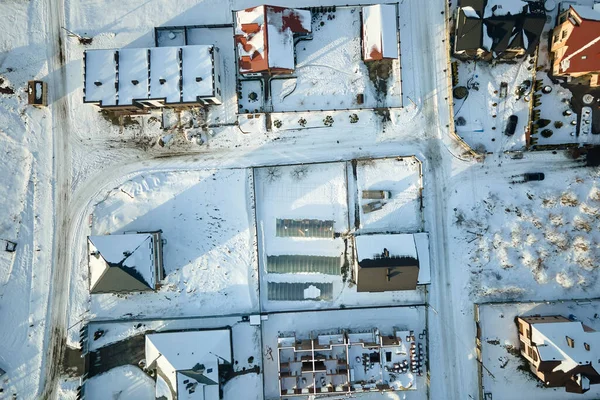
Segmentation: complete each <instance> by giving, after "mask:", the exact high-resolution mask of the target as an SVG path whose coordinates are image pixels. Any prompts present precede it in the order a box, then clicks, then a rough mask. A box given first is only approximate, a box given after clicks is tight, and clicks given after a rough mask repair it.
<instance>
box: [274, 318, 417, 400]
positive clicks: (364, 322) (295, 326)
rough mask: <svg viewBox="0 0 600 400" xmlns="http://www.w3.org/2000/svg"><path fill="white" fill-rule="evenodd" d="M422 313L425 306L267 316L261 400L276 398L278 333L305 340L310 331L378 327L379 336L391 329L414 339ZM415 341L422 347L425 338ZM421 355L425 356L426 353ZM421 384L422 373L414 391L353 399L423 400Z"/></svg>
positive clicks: (277, 396) (362, 395)
mask: <svg viewBox="0 0 600 400" xmlns="http://www.w3.org/2000/svg"><path fill="white" fill-rule="evenodd" d="M425 313H426V309H425V307H394V308H385V309H382V308H371V309H363V310H336V311H312V312H300V313H283V314H270V315H269V319H268V320H266V321H263V326H262V337H263V357H264V374H265V380H264V382H265V383H264V384H265V386H264V390H265V399H267V400H274V399H278V398H279V386H278V373H277V371H278V365H277V356H276V355H277V338H278V337H279V335H280V334H282V333H284V334H290V333H294V332H295V333H296V336H297V337H298V338H307V337H309V335H310V334H311V333H312V332H315V333H318V332H319V331H329V332H332V331H338V330H340V329H345V330H350V331H354V332H358V331H361V332H362V331H368V330H371V329H373V328H378V329H379V330H380V332H381V333H382V334H388V333H391V332H392V331H393V330H394V328H399V329H400V330H413V331H414V332H415V337H417V338H418V334H419V333H421V332H422V331H423V330H424V329H426V325H425ZM417 340H418V341H420V342H421V343H423V346H426V343H425V339H423V340H420V339H417ZM425 354H427V351H426V352H425ZM271 355H272V356H271ZM425 382H426V378H425V374H424V375H423V376H422V377H418V376H415V387H416V390H414V391H403V392H395V393H388V394H385V395H382V394H380V393H374V394H363V393H356V394H355V396H356V397H357V398H359V399H371V398H377V399H426V398H427V390H426V389H425V385H426V383H425ZM375 395H376V396H377V397H375Z"/></svg>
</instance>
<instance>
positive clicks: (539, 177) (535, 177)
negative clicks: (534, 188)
mask: <svg viewBox="0 0 600 400" xmlns="http://www.w3.org/2000/svg"><path fill="white" fill-rule="evenodd" d="M545 177H546V175H544V173H543V172H527V173H525V174H523V179H524V180H525V182H532V181H543V180H544V178H545Z"/></svg>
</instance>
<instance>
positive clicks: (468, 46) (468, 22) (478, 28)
mask: <svg viewBox="0 0 600 400" xmlns="http://www.w3.org/2000/svg"><path fill="white" fill-rule="evenodd" d="M469 15H472V14H468V13H465V10H464V8H461V9H460V10H459V11H458V20H457V26H456V36H455V39H454V40H455V44H454V48H455V51H463V50H474V49H479V48H480V47H481V45H482V38H483V19H481V18H473V17H469ZM479 15H481V14H479Z"/></svg>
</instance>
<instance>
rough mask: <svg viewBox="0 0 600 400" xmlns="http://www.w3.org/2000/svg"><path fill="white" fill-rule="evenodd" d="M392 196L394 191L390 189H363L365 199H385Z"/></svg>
mask: <svg viewBox="0 0 600 400" xmlns="http://www.w3.org/2000/svg"><path fill="white" fill-rule="evenodd" d="M390 197H392V193H391V192H390V191H388V190H363V191H362V198H363V199H375V200H385V199H389V198H390Z"/></svg>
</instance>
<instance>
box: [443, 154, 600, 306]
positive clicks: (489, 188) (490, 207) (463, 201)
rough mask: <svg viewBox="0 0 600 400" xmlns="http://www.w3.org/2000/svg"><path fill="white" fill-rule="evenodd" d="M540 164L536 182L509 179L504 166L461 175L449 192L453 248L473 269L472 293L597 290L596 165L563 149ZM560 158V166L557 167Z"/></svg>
mask: <svg viewBox="0 0 600 400" xmlns="http://www.w3.org/2000/svg"><path fill="white" fill-rule="evenodd" d="M548 161H549V162H552V163H555V164H556V165H557V166H556V167H555V168H550V166H546V167H545V168H541V169H540V170H541V171H544V172H545V174H546V179H545V180H544V181H541V182H530V183H511V182H512V181H514V180H518V179H520V175H519V172H520V171H522V172H537V171H538V170H534V169H531V168H532V167H526V168H523V169H521V170H520V171H519V170H516V171H515V170H514V169H513V172H514V174H511V173H510V172H508V171H506V172H503V171H502V168H499V169H498V170H497V171H491V172H490V173H489V174H488V172H484V173H481V172H476V173H475V175H472V174H467V176H465V177H463V178H462V179H461V178H458V179H457V180H456V184H455V185H454V187H455V190H454V193H453V195H452V196H451V198H450V199H449V207H450V210H453V211H452V212H451V213H450V219H451V220H450V221H449V224H450V226H451V229H452V235H451V236H452V242H453V245H452V250H451V251H452V254H453V256H454V258H455V259H456V260H457V263H458V264H459V265H462V266H465V267H466V268H468V270H469V271H470V273H471V275H470V278H469V282H468V291H469V295H470V296H471V297H472V298H476V299H486V300H492V299H495V300H498V299H530V300H533V299H540V300H542V299H543V300H552V299H556V298H585V297H589V296H598V295H599V294H600V292H599V291H598V285H597V274H596V271H595V268H596V266H597V260H598V257H599V256H600V253H599V251H600V248H599V247H598V241H599V240H600V235H599V231H598V229H596V228H597V226H598V219H599V218H600V214H599V213H600V188H599V185H598V182H599V177H600V175H599V171H598V170H597V169H589V168H578V169H573V167H574V166H575V164H574V163H573V162H572V161H571V168H569V164H568V161H567V160H566V159H564V158H563V156H555V157H553V160H552V159H550V160H548ZM558 165H562V168H558Z"/></svg>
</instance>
